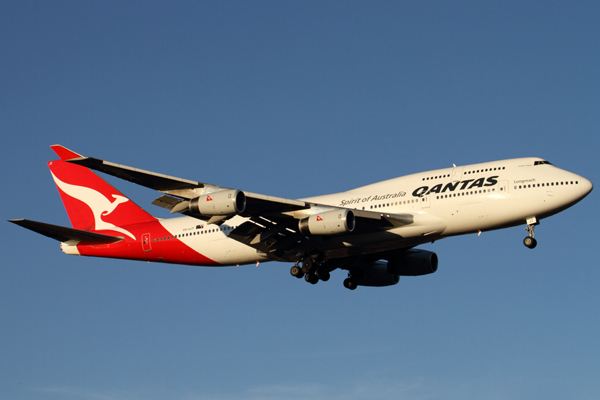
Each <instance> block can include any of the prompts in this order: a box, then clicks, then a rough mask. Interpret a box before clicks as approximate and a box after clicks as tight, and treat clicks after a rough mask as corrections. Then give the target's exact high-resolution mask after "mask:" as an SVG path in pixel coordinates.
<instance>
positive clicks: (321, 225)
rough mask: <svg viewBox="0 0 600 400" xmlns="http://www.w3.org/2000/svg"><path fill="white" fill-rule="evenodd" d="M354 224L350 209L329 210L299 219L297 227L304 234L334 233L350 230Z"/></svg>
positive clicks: (354, 220)
mask: <svg viewBox="0 0 600 400" xmlns="http://www.w3.org/2000/svg"><path fill="white" fill-rule="evenodd" d="M355 224H356V219H355V218H354V213H353V212H352V211H351V210H331V211H326V212H322V213H318V214H313V215H311V216H310V217H308V218H304V219H301V220H300V221H299V222H298V229H300V232H302V233H303V234H305V235H308V234H311V235H335V234H339V233H347V232H352V231H353V230H354V226H355Z"/></svg>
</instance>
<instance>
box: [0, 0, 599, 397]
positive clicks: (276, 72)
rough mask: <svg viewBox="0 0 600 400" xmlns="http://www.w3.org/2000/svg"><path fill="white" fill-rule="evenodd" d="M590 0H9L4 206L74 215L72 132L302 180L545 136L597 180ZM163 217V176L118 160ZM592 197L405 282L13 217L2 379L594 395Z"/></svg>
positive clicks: (129, 390)
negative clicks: (96, 245)
mask: <svg viewBox="0 0 600 400" xmlns="http://www.w3.org/2000/svg"><path fill="white" fill-rule="evenodd" d="M599 15H600V6H599V5H598V3H597V2H592V1H589V2H586V1H580V2H576V3H575V4H568V3H567V2H553V1H544V2H541V1H540V2H462V1H457V2H441V1H440V2H431V1H427V2H376V3H374V4H369V3H367V2H351V1H344V2H303V3H297V2H287V1H286V2H276V1H272V2H225V1H224V2H218V3H208V2H173V3H172V4H168V5H167V4H162V3H155V2H126V3H121V2H82V1H73V2H63V1H58V2H30V1H25V2H17V3H14V2H13V3H7V2H5V3H3V4H2V5H0V37H1V38H2V39H1V40H0V55H1V60H2V62H1V63H0V110H1V111H0V131H1V132H2V135H1V139H0V140H1V143H2V146H1V147H0V149H1V150H0V151H1V152H2V153H1V155H2V157H0V163H1V167H2V168H0V171H1V172H0V174H2V175H1V179H2V182H3V185H4V190H3V204H4V207H3V209H2V211H1V213H2V217H3V219H4V220H6V219H10V218H29V219H34V220H39V221H44V222H49V223H54V224H60V225H68V218H67V216H66V213H65V212H64V208H63V206H62V203H61V202H60V199H59V196H58V194H57V191H56V188H55V186H54V183H53V182H52V180H51V178H50V174H49V172H48V170H47V166H46V164H45V163H46V162H47V161H50V160H52V159H54V158H55V156H54V153H53V152H52V151H51V150H50V148H49V147H48V146H49V145H52V144H56V143H59V144H63V145H65V146H67V147H69V148H71V149H73V150H75V151H77V152H79V153H82V154H84V155H89V156H94V157H98V158H103V159H107V160H110V161H113V162H117V163H122V164H126V165H132V166H136V167H139V168H144V169H148V170H152V171H157V172H162V173H165V174H169V175H173V176H179V177H183V178H189V179H195V180H199V181H204V182H209V183H214V184H218V185H222V186H228V187H236V188H240V189H245V190H249V191H253V192H258V193H265V194H270V195H275V196H282V197H288V198H300V197H308V196H313V195H319V194H325V193H331V192H336V191H342V190H347V189H351V188H354V187H358V186H361V185H365V184H368V183H372V182H376V181H380V180H384V179H389V178H393V177H396V176H400V175H404V174H409V173H414V172H419V171H424V170H430V169H436V168H443V167H448V166H451V165H452V163H455V164H457V165H460V164H469V163H475V162H483V161H491V160H497V159H504V158H513V157H523V156H539V157H544V158H546V159H548V160H550V161H551V162H553V163H554V164H555V165H557V166H559V167H561V168H564V169H567V170H570V171H573V172H575V173H578V174H581V175H583V176H585V177H587V178H588V179H590V180H591V181H592V182H594V183H596V184H598V182H600V179H599V178H600V172H599V168H598V167H599V161H598V147H599V144H600V140H599V136H598V130H599V127H600V95H599V93H600V80H599V78H598V71H600V51H599V49H600V24H598V17H599ZM108 180H109V181H110V182H111V183H113V184H114V185H115V186H116V187H117V188H118V189H119V190H121V191H122V192H124V193H125V194H127V195H128V196H129V197H131V198H132V199H133V200H134V201H136V202H137V203H138V204H140V205H142V206H143V207H145V208H146V209H147V210H149V211H150V212H151V213H153V214H154V215H156V216H159V217H167V216H168V214H167V213H166V212H165V211H164V210H162V209H159V208H157V207H155V206H152V205H151V204H150V203H151V201H152V200H153V199H154V198H155V197H156V193H154V192H152V191H151V190H148V189H145V188H140V187H136V186H135V185H132V184H129V183H127V182H122V181H118V180H114V179H108ZM599 224H600V221H599V217H598V212H597V200H596V193H595V192H592V193H591V195H590V196H588V198H586V199H585V200H583V201H582V202H581V203H580V204H577V205H576V206H575V207H573V208H572V209H569V210H567V211H565V212H563V213H561V214H559V215H557V216H554V217H552V218H550V219H548V220H544V221H542V224H541V225H540V226H539V227H538V228H537V229H536V234H537V239H538V243H539V244H538V247H537V248H536V249H535V250H528V249H526V248H525V247H524V246H523V245H522V243H521V241H522V239H523V237H524V236H525V232H524V231H523V229H522V227H515V228H511V229H506V230H502V231H496V232H489V233H484V234H482V235H481V236H480V237H477V236H465V237H460V238H451V239H447V240H443V241H440V242H437V243H435V244H433V245H428V246H424V247H423V248H425V249H428V250H432V251H435V252H436V253H437V254H438V256H439V258H440V267H439V270H438V271H437V272H436V273H435V274H432V275H428V276H423V277H416V278H403V279H402V280H401V282H400V283H399V284H398V285H396V286H393V287H389V288H380V289H374V288H359V289H358V290H356V291H354V292H351V291H348V290H346V289H344V288H343V286H342V283H341V282H342V280H343V278H344V277H345V276H344V274H343V273H342V272H340V271H336V272H334V273H333V274H332V279H331V280H330V281H329V282H326V283H323V282H321V283H319V284H318V285H315V286H312V285H309V284H306V283H305V282H303V281H298V280H296V279H294V278H293V277H291V276H290V274H289V267H290V265H288V264H280V263H266V264H261V265H260V266H259V267H254V266H245V267H239V268H196V267H188V266H175V265H158V264H147V263H141V262H131V261H121V260H107V259H104V260H103V259H93V258H83V257H74V256H67V255H65V254H63V253H62V252H61V251H60V249H59V245H58V243H57V242H55V241H52V240H50V239H47V238H44V237H42V236H39V235H36V234H34V233H32V232H29V231H27V230H24V229H22V228H19V227H17V226H14V225H12V224H9V223H7V222H5V223H4V224H3V226H2V228H1V229H0V232H1V235H2V236H1V237H2V240H1V241H0V251H1V253H2V256H3V259H2V262H1V263H0V271H1V279H0V319H1V321H2V322H1V323H0V392H1V393H2V394H3V396H4V397H6V398H11V399H27V400H29V399H41V400H54V399H84V400H88V399H89V400H131V399H134V400H137V399H163V398H170V399H176V400H196V399H198V400H231V399H241V398H243V399H294V400H296V399H309V398H310V399H334V400H336V399H344V400H346V399H350V400H354V399H397V398H403V399H409V400H412V399H418V400H421V399H451V400H452V399H465V398H476V399H493V400H496V399H514V398H529V399H545V400H547V399H564V398H567V397H568V398H572V399H596V398H598V397H599V396H600V383H599V381H598V371H600V361H599V360H600V344H599V342H598V337H599V335H600V321H599V316H598V309H599V308H600V307H599V306H600V295H599V294H598V289H597V288H598V287H599V286H600V273H599V272H598V268H597V267H596V266H597V252H596V251H595V250H596V249H597V229H596V227H597V226H598V225H599Z"/></svg>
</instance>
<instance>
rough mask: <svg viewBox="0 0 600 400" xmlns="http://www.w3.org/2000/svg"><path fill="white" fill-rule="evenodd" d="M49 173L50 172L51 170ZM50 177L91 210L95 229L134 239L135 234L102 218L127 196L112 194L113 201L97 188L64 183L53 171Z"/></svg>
mask: <svg viewBox="0 0 600 400" xmlns="http://www.w3.org/2000/svg"><path fill="white" fill-rule="evenodd" d="M50 173H52V171H51V172H50ZM52 178H53V179H54V182H56V186H58V187H59V188H60V190H62V191H63V192H65V193H66V194H68V195H69V196H71V197H73V198H75V199H77V200H79V201H82V202H84V203H85V204H87V206H88V207H89V208H90V209H91V210H92V214H94V230H95V231H102V230H111V231H117V232H121V233H123V234H125V235H127V236H129V237H130V238H132V239H133V240H136V238H135V236H134V235H133V234H132V233H131V232H129V231H127V230H125V229H123V228H120V227H118V226H116V225H114V224H111V223H109V222H106V221H104V220H102V217H103V216H107V215H109V214H110V213H112V212H113V211H114V210H115V209H116V208H117V207H118V206H119V205H120V204H123V203H126V202H128V201H129V199H128V198H127V197H125V196H121V195H118V194H113V195H112V197H113V198H114V201H110V200H109V199H107V198H106V197H105V196H104V195H103V194H102V193H100V192H98V191H97V190H94V189H91V188H88V187H85V186H77V185H71V184H69V183H65V182H63V181H61V180H60V179H58V178H57V177H56V175H54V174H53V173H52Z"/></svg>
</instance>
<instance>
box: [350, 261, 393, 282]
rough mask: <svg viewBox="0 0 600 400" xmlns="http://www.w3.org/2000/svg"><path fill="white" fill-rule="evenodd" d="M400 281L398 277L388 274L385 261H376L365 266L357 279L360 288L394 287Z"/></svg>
mask: <svg viewBox="0 0 600 400" xmlns="http://www.w3.org/2000/svg"><path fill="white" fill-rule="evenodd" d="M399 281H400V277H399V276H398V275H392V274H390V273H389V272H388V269H387V264H386V263H385V262H383V261H375V262H372V263H369V264H368V265H365V266H364V268H361V269H360V272H359V275H358V276H357V277H356V278H355V282H356V284H357V285H358V286H375V287H381V286H392V285H395V284H396V283H398V282H399Z"/></svg>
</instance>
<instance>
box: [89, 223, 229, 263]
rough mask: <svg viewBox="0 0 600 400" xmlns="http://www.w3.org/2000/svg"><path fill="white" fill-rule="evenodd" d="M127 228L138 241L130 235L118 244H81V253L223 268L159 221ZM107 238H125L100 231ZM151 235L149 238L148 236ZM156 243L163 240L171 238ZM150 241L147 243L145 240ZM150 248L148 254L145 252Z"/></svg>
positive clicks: (117, 234) (118, 234)
mask: <svg viewBox="0 0 600 400" xmlns="http://www.w3.org/2000/svg"><path fill="white" fill-rule="evenodd" d="M123 228H125V229H127V230H128V231H129V232H131V233H133V234H134V235H135V237H136V238H137V240H133V239H131V238H129V237H127V236H125V239H123V240H122V241H120V242H118V243H112V244H105V245H78V246H77V250H79V253H80V254H81V255H84V256H92V257H109V258H123V259H127V260H140V261H154V262H165V263H172V264H189V265H199V266H219V265H220V264H219V263H217V262H216V261H214V260H211V259H210V258H208V257H206V256H204V255H202V254H200V253H198V252H197V251H196V250H194V249H192V248H191V247H189V246H188V245H186V244H185V243H183V242H182V241H181V240H179V239H178V238H175V237H173V236H174V235H173V234H172V233H171V232H169V231H168V230H166V229H165V228H164V227H163V226H162V225H161V224H160V222H159V221H151V222H145V223H140V224H133V225H126V226H124V227H123ZM97 232H98V233H103V234H106V235H115V236H123V234H122V233H119V232H116V231H110V230H103V231H97ZM145 234H149V238H147V237H146V236H145ZM170 237H173V238H172V239H166V240H162V241H161V240H159V241H156V242H155V241H154V240H155V239H160V238H170ZM145 239H146V240H148V241H149V242H148V243H147V244H145V245H144V244H143V240H145ZM145 249H146V251H145Z"/></svg>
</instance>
